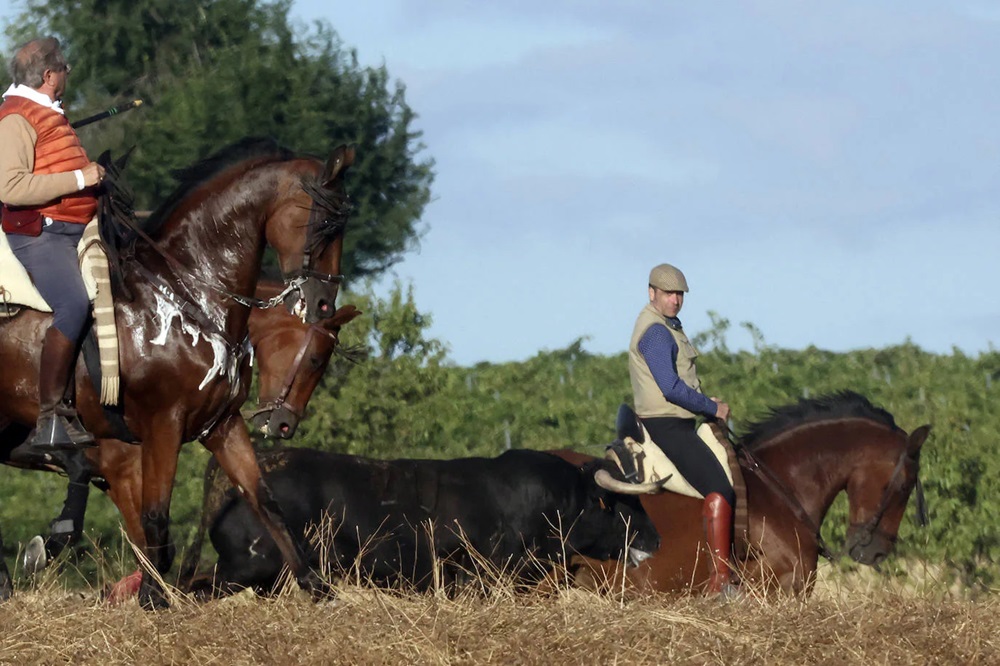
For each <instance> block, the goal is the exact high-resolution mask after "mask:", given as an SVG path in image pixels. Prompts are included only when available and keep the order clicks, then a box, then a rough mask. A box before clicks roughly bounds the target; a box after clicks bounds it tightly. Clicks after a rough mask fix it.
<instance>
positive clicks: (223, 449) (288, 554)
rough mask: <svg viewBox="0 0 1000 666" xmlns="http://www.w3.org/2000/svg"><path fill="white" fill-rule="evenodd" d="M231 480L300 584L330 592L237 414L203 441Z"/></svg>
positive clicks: (317, 593) (316, 596)
mask: <svg viewBox="0 0 1000 666" xmlns="http://www.w3.org/2000/svg"><path fill="white" fill-rule="evenodd" d="M204 444H205V447H206V448H207V449H208V450H209V451H211V452H212V455H214V456H215V459H216V460H217V461H218V462H219V466H220V467H222V470H223V471H224V472H225V473H226V474H227V475H228V476H229V480H230V481H232V483H233V485H234V486H235V487H236V489H237V490H238V491H239V492H240V494H241V495H242V496H243V499H245V500H246V502H247V504H249V505H250V507H251V509H253V512H254V514H256V516H257V517H258V518H259V519H260V521H261V523H263V525H264V527H265V528H267V531H268V533H269V534H270V535H271V538H272V539H274V542H275V544H277V546H278V550H280V551H281V555H282V557H283V558H284V560H285V562H286V563H287V564H288V567H289V568H290V569H291V571H292V573H293V574H294V575H295V580H296V581H297V582H298V584H299V586H300V587H301V588H302V589H304V590H306V591H307V592H309V593H310V594H311V595H312V596H313V598H314V599H319V598H323V597H328V596H330V595H331V591H330V589H329V586H328V585H327V584H326V583H325V582H323V580H322V578H320V576H319V575H318V574H317V573H316V572H315V571H313V570H312V569H311V568H310V567H309V566H308V564H307V561H306V557H305V554H304V553H305V550H304V548H303V545H302V541H301V538H302V537H299V536H298V535H296V537H298V538H296V537H293V536H292V534H291V533H290V532H289V531H288V527H287V526H286V524H285V520H284V516H283V515H282V513H281V508H280V507H279V506H278V503H277V502H276V501H275V499H274V496H273V495H272V494H271V489H270V488H268V486H267V484H266V483H265V482H264V478H263V477H262V476H261V472H260V466H259V465H258V464H257V458H256V456H255V455H254V451H253V445H252V443H251V442H250V434H249V433H248V432H247V425H246V422H245V421H244V420H243V419H242V418H241V417H240V416H239V415H238V414H237V415H233V416H230V417H229V418H228V419H226V420H225V421H223V422H222V423H220V424H219V426H218V427H217V428H216V429H215V430H214V431H213V432H212V434H211V435H209V436H208V437H207V438H206V439H205V441H204Z"/></svg>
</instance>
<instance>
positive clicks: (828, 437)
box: [554, 391, 930, 595]
mask: <svg viewBox="0 0 1000 666" xmlns="http://www.w3.org/2000/svg"><path fill="white" fill-rule="evenodd" d="M929 433H930V426H929V425H924V426H921V427H919V428H917V429H916V430H914V431H913V432H912V433H910V434H909V435H908V434H907V433H906V432H905V431H904V430H902V429H901V428H899V427H898V426H897V425H896V423H895V421H894V419H893V417H892V415H891V414H890V413H889V412H887V411H885V410H883V409H880V408H878V407H875V406H873V405H872V404H871V403H870V402H869V401H868V400H867V399H866V398H864V397H863V396H861V395H858V394H857V393H853V392H849V391H844V392H841V393H837V394H833V395H830V396H823V397H819V398H815V399H810V400H800V401H799V402H798V403H796V404H792V405H788V406H784V407H779V408H777V409H774V410H772V411H771V413H770V415H769V416H768V417H767V418H765V419H764V420H762V421H759V422H757V423H755V424H753V425H751V426H750V427H749V430H748V431H747V433H746V434H745V435H743V437H742V438H740V440H739V441H738V442H737V443H738V445H739V446H742V447H745V448H746V450H747V451H749V452H750V456H749V457H750V458H751V459H753V460H754V461H756V462H757V464H758V465H759V466H758V468H757V469H753V466H752V464H750V466H748V464H746V463H745V462H744V461H741V466H742V467H744V469H743V476H744V479H745V482H746V487H747V503H748V507H747V508H748V510H749V539H748V553H747V558H746V560H745V561H743V562H737V563H736V566H735V568H736V569H737V571H738V572H739V575H740V577H741V578H742V580H743V582H744V584H747V585H750V586H751V589H758V590H763V591H765V593H773V592H775V591H779V590H780V591H782V592H787V593H792V594H803V595H808V594H810V593H811V591H812V588H813V585H814V583H815V578H816V575H815V574H816V565H817V562H818V558H819V555H820V554H821V551H823V550H824V547H825V544H824V543H823V540H822V537H821V536H820V534H819V529H820V527H821V525H822V523H823V519H824V518H825V516H826V514H827V512H828V510H829V509H830V506H831V505H832V504H833V501H834V498H836V497H837V495H838V494H840V492H841V491H846V493H847V498H848V502H849V520H850V526H849V528H848V532H847V539H846V545H845V551H846V552H847V553H848V554H849V555H850V557H851V558H852V559H854V560H855V561H856V562H859V563H861V564H867V565H873V566H877V565H878V564H880V563H881V562H882V561H883V560H884V559H885V558H886V557H887V556H888V555H889V553H890V552H891V551H892V549H893V547H894V546H895V543H896V537H897V533H898V530H899V525H900V522H901V520H902V518H903V513H904V510H905V508H906V504H907V501H908V499H909V496H910V494H911V491H913V489H914V487H915V486H917V484H918V476H917V474H918V471H919V468H920V451H921V447H922V446H923V444H924V442H925V441H926V439H927V436H928V434H929ZM554 453H556V454H557V455H560V456H561V457H563V458H565V459H567V460H569V461H570V462H573V463H575V464H582V463H584V462H586V461H587V460H590V459H591V456H587V455H584V454H581V453H577V452H574V451H569V450H563V451H558V452H554ZM917 499H918V511H919V519H920V520H921V523H923V522H925V520H926V514H925V509H924V507H923V502H922V499H923V496H922V492H918V497H917ZM642 503H643V506H644V507H645V509H646V512H647V513H648V514H649V515H650V517H652V519H653V523H654V524H655V525H656V528H657V530H658V531H659V532H660V535H661V536H662V539H663V545H662V546H661V547H660V550H659V551H657V552H656V553H654V554H653V556H652V557H650V558H649V559H648V560H646V561H645V562H643V563H642V564H641V565H639V566H638V567H634V568H630V569H628V570H627V571H626V572H625V576H626V577H627V582H628V584H630V585H631V586H633V587H634V588H637V589H639V590H646V591H657V592H684V591H691V590H699V589H704V587H705V586H707V583H708V579H709V575H710V573H711V572H712V569H713V565H712V563H711V559H710V556H709V551H708V545H707V544H706V543H705V536H704V530H703V527H702V515H701V514H702V511H701V509H702V500H701V499H695V498H691V497H686V496H683V495H678V494H676V493H669V492H667V493H662V494H660V495H651V496H645V497H643V498H642ZM578 565H579V566H578V567H577V570H576V579H577V581H578V583H579V584H581V585H583V586H587V587H599V588H604V587H610V589H619V586H620V585H621V584H622V580H621V574H622V571H621V567H620V565H618V564H617V563H613V562H595V561H580V562H578Z"/></svg>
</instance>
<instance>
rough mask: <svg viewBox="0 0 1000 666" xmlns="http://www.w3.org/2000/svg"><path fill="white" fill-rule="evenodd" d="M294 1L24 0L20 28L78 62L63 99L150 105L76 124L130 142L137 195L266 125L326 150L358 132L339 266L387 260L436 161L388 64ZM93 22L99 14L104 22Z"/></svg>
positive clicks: (141, 197) (406, 240)
mask: <svg viewBox="0 0 1000 666" xmlns="http://www.w3.org/2000/svg"><path fill="white" fill-rule="evenodd" d="M289 6H290V3H289V2H270V3H269V2H264V1H263V0H176V1H175V0H170V1H169V2H167V1H166V0H28V2H27V3H26V8H27V11H26V12H25V14H24V15H23V16H21V17H20V18H19V19H18V20H17V21H15V22H14V23H13V24H12V25H11V27H10V29H9V30H8V36H9V37H10V38H11V41H12V42H15V43H17V42H21V41H24V40H25V39H27V38H29V37H34V36H37V35H39V34H44V33H53V34H56V35H57V36H59V37H60V38H61V39H62V40H63V42H64V48H65V50H66V52H67V56H68V58H69V60H70V62H71V63H72V65H73V72H72V74H71V79H70V85H69V91H68V94H69V95H70V98H69V99H68V100H67V103H68V107H69V109H70V111H71V116H73V117H77V118H81V117H83V116H86V115H90V114H91V113H94V112H96V111H100V110H102V109H104V108H108V107H110V106H113V105H115V104H116V103H121V102H123V101H125V100H128V99H132V98H134V97H141V98H142V99H144V100H145V102H146V104H147V105H146V106H144V107H142V108H140V109H139V110H136V111H132V112H131V113H130V114H127V115H123V116H121V117H118V118H113V119H110V120H108V121H106V122H103V123H98V124H95V125H92V126H90V127H88V128H85V129H83V130H81V136H82V138H83V140H84V143H85V145H86V146H87V148H88V150H89V151H90V152H91V153H92V154H97V153H98V152H100V151H102V150H104V149H105V148H110V149H111V150H112V152H113V153H114V154H120V153H121V152H122V151H124V150H126V149H127V148H128V147H130V146H132V145H135V146H136V150H135V153H134V154H133V157H132V159H131V161H130V164H129V180H130V182H131V184H132V185H133V186H134V187H135V189H136V194H137V205H138V207H139V208H152V207H155V205H156V204H157V203H158V202H160V201H162V200H163V199H164V198H165V196H166V195H167V193H169V192H170V191H171V190H172V189H173V187H174V184H175V183H174V181H173V179H172V177H171V174H172V173H173V171H175V170H176V169H179V168H182V167H185V166H187V165H190V164H191V163H193V162H195V161H196V160H198V159H200V158H202V157H205V156H207V155H208V154H210V153H212V152H214V151H215V150H217V149H218V148H220V147H222V146H223V145H226V144H228V143H231V142H233V141H235V140H237V139H240V138H242V137H245V136H271V137H274V138H275V139H277V140H278V141H279V142H281V143H283V144H285V145H287V146H288V147H290V148H292V149H293V150H296V151H299V152H303V153H309V154H314V155H316V156H318V157H322V158H325V157H326V156H327V155H328V154H329V151H330V150H331V149H332V148H334V147H335V146H337V145H339V144H342V143H353V144H355V145H356V146H357V155H358V160H357V162H356V163H355V166H354V167H353V168H352V170H351V172H350V174H351V175H350V178H349V187H350V191H351V194H352V197H353V199H354V201H355V205H356V211H355V214H354V215H353V217H352V222H351V227H350V233H349V234H348V235H347V238H346V244H345V261H344V266H343V272H344V273H345V274H346V275H349V276H351V277H352V278H357V277H361V276H364V275H369V274H377V273H380V272H382V271H384V270H385V269H386V268H387V267H389V266H391V265H392V264H393V263H395V262H397V261H399V259H400V258H401V257H402V254H403V253H404V252H405V251H406V250H408V249H411V248H412V247H413V246H414V245H415V243H416V242H417V240H418V238H419V236H420V234H421V232H422V230H421V229H420V228H419V219H420V215H421V213H422V212H423V208H424V206H425V205H426V203H427V202H428V200H429V198H430V189H429V188H430V184H431V181H432V179H433V173H432V167H433V161H432V160H430V159H427V158H421V157H418V153H420V152H421V151H422V150H423V148H424V146H423V144H422V143H421V142H420V132H418V131H416V130H414V129H413V128H412V124H413V120H414V118H415V117H416V116H415V114H414V112H413V111H412V109H410V107H409V106H408V105H407V103H406V96H405V89H404V87H403V85H402V84H401V83H399V82H395V83H394V82H392V81H391V80H390V77H389V73H388V72H387V71H386V69H385V67H378V68H372V67H361V66H359V64H358V60H357V55H356V53H355V52H354V51H353V50H351V49H347V48H345V47H344V45H343V44H342V42H341V41H340V39H339V37H338V36H337V34H336V33H335V32H334V31H333V29H332V28H331V27H330V26H329V25H328V24H325V23H323V22H317V23H316V24H315V25H313V26H312V27H310V28H308V29H307V28H305V27H302V26H295V25H292V24H291V22H290V21H289V17H288V10H289ZM98 27H99V28H98Z"/></svg>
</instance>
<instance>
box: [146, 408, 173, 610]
mask: <svg viewBox="0 0 1000 666" xmlns="http://www.w3.org/2000/svg"><path fill="white" fill-rule="evenodd" d="M179 421H180V419H179V418H177V416H176V415H174V414H171V413H165V414H157V415H155V416H154V417H152V418H151V419H150V420H149V421H148V422H147V423H146V425H147V426H148V427H147V428H145V429H144V432H143V438H142V447H141V448H142V489H141V492H142V514H141V522H142V533H143V535H144V536H145V541H146V543H145V546H144V548H143V554H144V555H145V556H146V559H147V560H148V562H149V564H150V566H151V567H152V568H153V569H155V570H156V572H157V573H158V574H159V575H160V576H161V577H162V576H163V575H164V574H166V573H167V571H169V570H170V565H171V563H172V562H173V556H174V554H173V546H172V544H171V543H170V497H171V495H172V494H173V490H174V476H175V475H176V473H177V457H178V455H179V454H180V448H181V436H182V435H181V433H180V432H179V430H178V428H177V425H176V424H177V423H178V422H179ZM139 604H140V605H141V606H142V607H143V608H146V609H149V610H153V609H157V608H166V607H167V606H169V602H168V601H167V598H166V595H165V593H164V590H163V588H162V587H161V586H160V584H159V583H158V582H157V581H156V580H154V578H153V576H152V574H151V572H150V571H148V570H146V569H145V567H143V576H142V585H141V587H140V588H139Z"/></svg>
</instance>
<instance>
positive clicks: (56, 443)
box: [28, 326, 94, 451]
mask: <svg viewBox="0 0 1000 666" xmlns="http://www.w3.org/2000/svg"><path fill="white" fill-rule="evenodd" d="M76 351H77V350H76V345H75V344H73V341H72V340H70V339H69V338H67V337H66V336H65V335H63V334H62V332H61V331H59V329H57V328H56V327H55V326H51V327H49V330H48V331H46V332H45V340H44V341H43V342H42V358H41V361H40V363H39V368H38V422H37V423H36V424H35V430H34V433H33V434H32V435H31V436H30V437H29V440H30V441H29V442H28V448H31V449H35V450H38V451H54V450H60V449H75V448H79V447H83V446H93V444H94V437H93V435H91V434H90V433H89V432H87V431H86V430H85V429H84V427H83V425H82V424H80V421H79V419H78V417H77V413H76V408H75V407H74V406H73V405H72V404H66V403H64V401H63V400H64V398H65V396H66V392H67V391H66V387H67V384H68V383H69V381H70V380H71V379H73V380H74V381H75V377H74V372H73V370H74V369H75V368H76Z"/></svg>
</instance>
